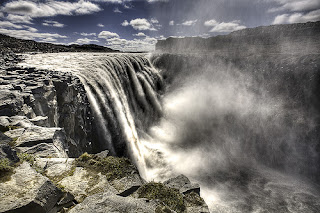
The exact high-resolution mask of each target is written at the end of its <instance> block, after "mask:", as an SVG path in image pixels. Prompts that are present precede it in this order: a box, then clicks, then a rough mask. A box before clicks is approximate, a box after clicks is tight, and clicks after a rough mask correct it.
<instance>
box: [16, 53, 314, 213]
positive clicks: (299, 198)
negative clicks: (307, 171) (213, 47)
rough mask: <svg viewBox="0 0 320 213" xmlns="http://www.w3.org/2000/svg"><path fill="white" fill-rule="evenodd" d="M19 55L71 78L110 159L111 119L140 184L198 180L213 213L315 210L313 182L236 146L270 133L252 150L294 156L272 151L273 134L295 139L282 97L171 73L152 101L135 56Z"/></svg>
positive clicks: (155, 75) (148, 68)
mask: <svg viewBox="0 0 320 213" xmlns="http://www.w3.org/2000/svg"><path fill="white" fill-rule="evenodd" d="M26 57H27V58H26V61H25V62H24V63H22V65H23V66H35V67H37V68H40V69H49V70H57V71H63V72H66V71H67V72H72V73H74V74H75V75H76V76H78V77H79V78H80V80H81V82H82V83H83V85H84V86H85V89H86V92H87V95H88V99H89V102H90V105H91V108H92V110H93V112H94V115H95V118H96V121H97V122H98V123H99V125H98V126H99V127H100V132H101V135H102V136H103V138H104V140H103V141H104V145H105V147H104V148H105V149H109V150H110V151H111V152H112V153H116V149H117V147H116V144H117V143H119V141H114V138H113V137H112V134H114V132H113V133H112V131H114V129H112V128H111V129H110V122H115V123H117V124H118V125H119V126H116V127H119V128H120V129H121V131H119V132H118V133H119V134H120V133H121V134H123V136H124V138H123V140H124V142H125V143H126V144H127V147H128V153H129V154H131V156H130V157H131V158H132V159H133V160H134V161H135V163H136V165H137V166H138V169H139V171H140V173H141V175H142V176H143V177H144V178H146V179H147V180H157V181H162V180H166V179H167V178H169V177H172V176H174V175H177V174H180V173H183V174H185V175H187V176H188V177H190V178H191V179H192V180H194V181H196V182H198V183H200V185H201V195H202V196H203V197H204V198H205V200H206V202H207V204H208V205H209V207H210V210H211V211H212V212H295V213H298V212H318V211H320V196H319V191H318V189H319V188H318V186H317V185H314V184H312V183H309V182H308V181H307V180H304V179H303V178H302V177H297V176H292V175H290V173H287V174H286V173H284V172H279V171H275V170H274V169H270V168H269V167H267V166H265V165H264V164H263V163H261V162H258V161H256V160H254V158H255V157H257V155H259V153H256V152H255V150H254V148H252V147H250V146H249V147H245V148H244V146H248V144H246V143H243V140H244V139H246V137H248V138H249V137H250V135H247V134H246V133H247V129H250V130H252V131H253V133H255V134H258V135H262V136H265V135H266V134H269V133H272V132H276V133H274V134H275V135H270V138H275V139H276V140H275V141H267V142H268V143H267V144H261V145H265V146H266V148H265V149H263V150H264V151H265V153H262V155H264V154H265V155H266V156H268V157H270V156H271V157H270V158H271V159H274V160H275V161H276V160H278V159H277V158H280V159H281V160H283V159H287V160H288V159H289V160H290V162H291V159H294V158H297V159H300V157H301V156H300V153H296V155H293V156H288V158H284V156H281V153H278V152H277V150H278V149H279V146H280V145H281V143H280V142H281V140H280V142H279V141H278V138H279V136H278V135H280V136H282V137H284V138H285V141H288V143H289V145H293V144H291V143H294V140H289V139H290V138H294V137H295V132H294V131H295V130H296V129H290V128H285V127H283V121H282V119H283V115H284V114H285V111H286V109H285V107H284V104H285V103H284V102H283V101H282V99H281V98H275V97H272V96H270V95H269V94H268V93H267V92H265V91H263V90H261V91H259V92H260V95H259V96H257V95H256V94H255V93H253V92H252V91H251V90H250V89H248V88H251V87H253V86H254V85H253V84H252V79H251V77H250V75H244V74H243V73H241V72H238V71H237V70H231V71H230V69H228V68H227V67H224V69H222V70H215V71H214V72H212V71H211V70H207V69H205V70H191V72H190V73H192V74H188V75H180V74H179V73H177V74H175V75H177V78H176V80H175V81H174V82H173V83H172V84H171V85H168V88H167V92H166V94H164V96H163V97H160V95H159V93H160V90H159V89H157V87H158V86H157V84H159V83H160V84H161V78H160V77H159V76H160V73H159V72H158V71H157V70H156V69H154V68H153V66H152V65H150V62H149V61H148V59H147V58H146V56H145V55H144V54H129V55H128V54H127V55H126V54H91V53H90V54H89V53H59V54H37V55H27V56H26ZM159 100H162V102H163V104H160V101H159ZM162 107H163V109H162ZM161 115H162V117H161V119H160V121H159V122H157V123H154V121H156V119H157V118H158V117H159V116H161ZM299 117H303V116H302V115H298V116H297V118H299ZM300 119H302V118H300ZM151 124H153V126H152V125H151ZM111 127H114V125H111ZM257 127H258V128H257ZM260 127H262V128H260ZM278 130H281V131H280V132H279V134H278V133H277V131H278ZM255 131H256V132H255ZM259 131H265V132H259ZM245 141H246V140H245ZM248 141H250V140H248ZM291 141H293V142H291ZM120 142H121V141H120ZM258 142H259V141H258ZM261 143H262V142H261ZM249 145H250V144H249ZM243 150H246V152H244V151H243ZM258 157H259V156H258ZM258 157H257V158H258ZM289 160H288V161H289ZM294 163H295V162H294ZM294 163H293V164H291V165H294Z"/></svg>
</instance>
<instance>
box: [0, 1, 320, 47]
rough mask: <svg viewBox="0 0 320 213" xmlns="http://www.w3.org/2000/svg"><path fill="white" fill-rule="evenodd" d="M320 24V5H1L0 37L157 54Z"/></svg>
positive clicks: (265, 3)
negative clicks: (261, 29) (193, 40)
mask: <svg viewBox="0 0 320 213" xmlns="http://www.w3.org/2000/svg"><path fill="white" fill-rule="evenodd" d="M319 20H320V0H69V1H67V0H0V33H1V34H6V35H9V36H13V37H17V38H22V39H32V40H36V41H40V42H49V43H57V44H98V45H102V46H107V47H110V48H113V49H117V50H122V51H153V50H154V47H155V44H156V42H157V40H160V39H165V38H168V37H190V36H201V37H210V36H216V35H221V34H227V33H230V32H232V31H236V30H241V29H245V28H251V27H257V26H267V25H272V24H288V23H302V22H308V21H319Z"/></svg>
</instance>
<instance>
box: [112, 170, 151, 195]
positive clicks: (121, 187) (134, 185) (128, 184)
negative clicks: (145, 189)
mask: <svg viewBox="0 0 320 213" xmlns="http://www.w3.org/2000/svg"><path fill="white" fill-rule="evenodd" d="M144 183H145V181H144V180H142V178H141V177H140V175H139V174H132V175H129V176H126V177H123V178H121V179H115V180H113V181H112V182H111V185H112V186H113V187H114V188H115V189H117V191H118V193H117V194H118V195H120V196H122V197H127V196H129V195H131V194H133V193H134V192H135V191H137V189H138V188H139V187H140V186H142V185H143V184H144Z"/></svg>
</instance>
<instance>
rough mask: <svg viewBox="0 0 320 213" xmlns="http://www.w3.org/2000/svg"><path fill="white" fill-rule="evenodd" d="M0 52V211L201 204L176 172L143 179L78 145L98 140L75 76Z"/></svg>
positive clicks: (185, 208) (203, 208)
mask: <svg viewBox="0 0 320 213" xmlns="http://www.w3.org/2000/svg"><path fill="white" fill-rule="evenodd" d="M1 60H2V61H1V68H0V130H1V131H0V197H1V199H0V212H24V213H25V212H32V213H36V212H50V213H54V212H83V213H87V212H146V213H147V212H148V213H149V212H190V213H191V212H209V210H208V207H207V205H206V204H205V202H204V201H203V199H202V198H201V197H200V188H199V185H198V184H193V183H191V182H190V181H189V179H188V178H187V177H185V176H183V175H180V176H178V177H176V178H173V179H170V180H168V181H166V182H164V183H156V182H149V183H148V182H146V181H145V180H143V179H142V178H141V177H140V176H139V173H138V171H137V169H136V167H135V166H134V165H132V164H131V162H130V160H129V159H127V158H123V157H121V158H120V157H113V156H109V155H108V151H107V150H106V151H103V152H101V153H99V154H94V155H93V154H87V153H86V152H89V153H94V152H96V151H97V150H98V149H99V147H95V146H94V143H91V141H90V140H92V139H94V135H95V131H96V130H95V127H94V125H93V117H92V115H91V110H90V107H89V106H88V101H87V97H86V94H85V92H84V89H83V86H82V85H81V83H80V81H79V79H77V78H76V77H74V76H72V74H70V73H59V72H52V71H47V70H36V69H32V68H28V69H22V68H19V67H16V65H15V63H16V62H17V61H18V60H19V57H18V56H16V55H14V54H9V53H5V54H4V53H3V57H2V59H1ZM83 153H84V154H83ZM79 156H80V157H79Z"/></svg>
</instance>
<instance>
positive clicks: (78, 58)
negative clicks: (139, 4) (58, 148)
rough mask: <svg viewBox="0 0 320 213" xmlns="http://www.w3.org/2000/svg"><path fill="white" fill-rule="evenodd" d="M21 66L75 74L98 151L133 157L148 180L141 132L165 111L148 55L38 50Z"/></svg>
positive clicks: (156, 77) (155, 73) (160, 86)
mask: <svg viewBox="0 0 320 213" xmlns="http://www.w3.org/2000/svg"><path fill="white" fill-rule="evenodd" d="M21 65H22V66H35V67H37V68H40V69H50V70H57V71H64V72H72V73H74V74H75V75H76V76H77V77H78V78H79V79H80V81H81V82H82V84H83V85H84V88H85V90H86V92H87V96H88V100H89V102H90V106H91V110H92V111H93V114H94V119H95V123H96V127H97V128H98V130H97V131H96V132H97V133H98V137H97V138H98V141H97V142H99V144H95V147H98V148H96V150H97V151H101V150H106V149H107V150H109V152H110V153H111V154H112V155H119V156H122V155H129V156H130V157H131V159H132V160H133V161H134V163H135V164H136V166H137V167H138V169H139V171H140V174H141V176H142V177H144V178H147V174H146V167H147V166H146V162H145V156H144V153H146V150H145V149H146V148H145V147H144V146H143V144H141V142H140V141H139V140H140V139H139V135H138V131H140V132H141V133H142V132H143V131H144V130H145V129H146V128H147V127H148V126H149V125H150V124H151V123H153V122H154V121H155V120H156V119H157V118H159V116H160V115H161V113H162V109H161V104H160V102H159V96H160V92H161V90H162V78H161V76H160V75H159V73H158V71H157V70H156V69H154V68H153V66H152V65H151V64H150V62H149V60H148V59H147V58H146V57H145V55H143V54H86V53H82V54H77V53H74V54H69V53H68V54H61V53H59V54H37V55H28V56H27V58H26V60H25V63H23V64H21Z"/></svg>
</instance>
